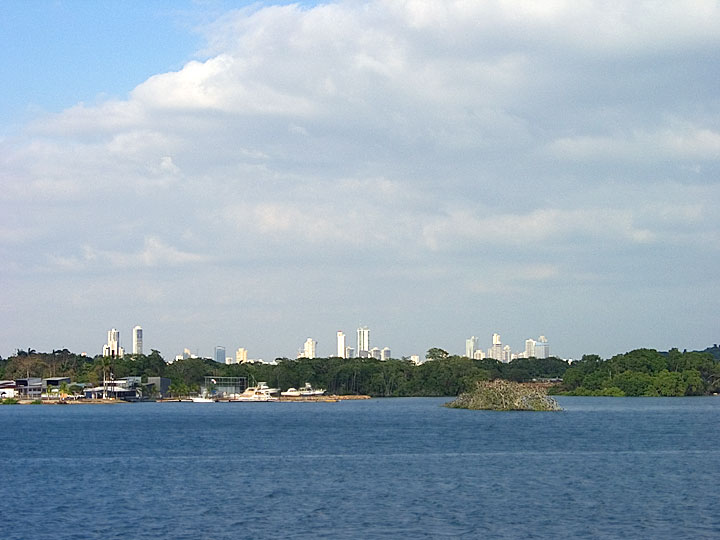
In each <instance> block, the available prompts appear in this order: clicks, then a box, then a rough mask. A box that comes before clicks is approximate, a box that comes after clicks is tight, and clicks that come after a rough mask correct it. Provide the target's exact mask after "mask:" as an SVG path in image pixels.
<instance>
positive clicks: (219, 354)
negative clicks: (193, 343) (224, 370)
mask: <svg viewBox="0 0 720 540" xmlns="http://www.w3.org/2000/svg"><path fill="white" fill-rule="evenodd" d="M226 358H227V357H226V356H225V347H223V346H222V345H218V346H217V347H215V361H216V362H217V363H218V364H224V363H225V359H226Z"/></svg>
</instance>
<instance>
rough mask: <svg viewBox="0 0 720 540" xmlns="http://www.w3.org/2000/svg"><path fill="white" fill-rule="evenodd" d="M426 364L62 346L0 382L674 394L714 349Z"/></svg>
mask: <svg viewBox="0 0 720 540" xmlns="http://www.w3.org/2000/svg"><path fill="white" fill-rule="evenodd" d="M427 358H428V361H427V362H425V363H423V364H420V365H415V364H413V363H412V362H410V361H409V360H407V359H393V360H386V361H381V360H377V359H374V358H351V359H342V358H336V357H331V358H313V359H306V358H301V359H288V358H278V359H277V363H276V364H275V365H271V364H231V365H225V364H219V363H217V362H214V361H213V360H211V359H208V358H188V359H183V360H177V361H175V362H173V363H171V364H168V363H166V362H165V361H164V359H163V358H162V356H161V355H160V353H159V352H158V351H155V350H153V351H152V352H151V353H150V354H149V355H126V356H125V357H123V358H105V357H102V356H96V357H94V358H93V357H87V356H81V355H77V354H74V353H72V352H70V351H68V350H67V349H63V350H56V351H53V352H51V353H38V352H36V351H35V350H33V349H28V350H18V351H17V353H16V354H15V355H13V356H12V357H10V358H6V359H2V358H0V379H18V378H23V377H58V376H64V377H70V378H71V380H72V381H73V382H78V383H90V384H98V383H100V382H101V381H102V380H103V374H106V375H108V374H110V373H111V374H112V376H113V377H115V378H122V377H127V376H131V375H135V376H142V377H143V380H146V378H147V377H154V376H162V377H167V378H169V379H170V380H171V381H172V385H171V391H172V393H173V394H175V395H184V394H189V393H193V392H197V391H198V390H199V387H200V384H202V382H203V380H204V377H205V376H220V377H247V378H248V381H250V382H251V383H253V382H255V381H267V383H268V384H270V385H271V386H276V387H279V388H281V389H287V388H289V387H296V388H297V387H300V386H302V385H303V384H304V383H305V382H309V383H311V384H312V385H313V386H314V387H316V388H325V389H327V391H328V393H331V394H339V395H343V394H366V395H370V396H385V397H390V396H397V397H399V396H455V395H458V394H459V393H461V392H465V391H467V390H468V389H470V388H471V387H472V385H473V383H474V381H477V380H493V379H506V380H511V381H517V382H527V381H532V380H539V379H562V380H563V382H562V384H561V385H559V386H558V387H557V388H556V389H554V392H555V393H560V392H562V393H568V394H573V395H613V396H680V395H700V394H708V393H714V392H718V390H719V389H720V349H718V348H717V346H715V347H714V348H713V349H708V350H706V351H704V352H683V353H681V352H679V351H678V350H677V349H673V350H671V351H669V352H666V353H660V352H658V351H655V350H650V349H639V350H636V351H632V352H629V353H626V354H620V355H617V356H614V357H612V358H610V359H609V360H603V359H602V358H600V357H599V356H596V355H586V356H583V358H582V360H579V361H576V362H573V363H572V364H568V362H566V361H565V360H561V359H559V358H554V357H551V358H546V359H538V358H520V359H516V360H513V361H512V362H510V363H507V364H504V363H501V362H498V361H496V360H492V359H483V360H471V359H469V358H466V357H464V356H453V355H449V354H448V353H447V352H445V351H443V350H442V349H437V348H433V349H430V350H429V351H428V354H427Z"/></svg>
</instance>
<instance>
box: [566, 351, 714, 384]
mask: <svg viewBox="0 0 720 540" xmlns="http://www.w3.org/2000/svg"><path fill="white" fill-rule="evenodd" d="M717 349H718V347H717V345H715V347H714V348H712V349H706V351H707V352H680V351H679V350H678V349H672V350H670V351H668V352H667V353H660V352H658V351H656V350H653V349H638V350H635V351H631V352H628V353H625V354H618V355H616V356H613V357H612V358H610V359H609V360H603V359H602V358H600V357H599V356H596V355H586V356H583V357H582V360H580V361H577V362H573V363H572V365H571V367H569V368H568V369H567V371H566V372H565V374H564V376H563V383H562V386H561V387H560V388H558V390H559V391H563V392H564V393H567V394H569V395H577V396H699V395H705V394H712V393H717V392H718V391H720V362H718V360H717V358H716V357H715V355H714V354H713V351H714V350H717Z"/></svg>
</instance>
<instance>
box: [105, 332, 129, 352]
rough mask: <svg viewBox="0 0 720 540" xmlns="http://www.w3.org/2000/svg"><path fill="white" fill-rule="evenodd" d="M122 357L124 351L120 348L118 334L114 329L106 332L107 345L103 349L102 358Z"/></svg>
mask: <svg viewBox="0 0 720 540" xmlns="http://www.w3.org/2000/svg"><path fill="white" fill-rule="evenodd" d="M124 355H125V350H124V349H123V348H122V347H121V346H120V332H119V331H117V330H115V329H114V328H113V329H112V330H108V338H107V343H106V344H105V346H104V347H103V356H109V357H112V358H122V357H123V356H124Z"/></svg>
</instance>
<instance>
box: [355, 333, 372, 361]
mask: <svg viewBox="0 0 720 540" xmlns="http://www.w3.org/2000/svg"><path fill="white" fill-rule="evenodd" d="M357 355H358V357H359V358H367V357H368V356H369V355H370V329H369V328H368V327H367V326H361V327H360V328H358V329H357Z"/></svg>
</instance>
